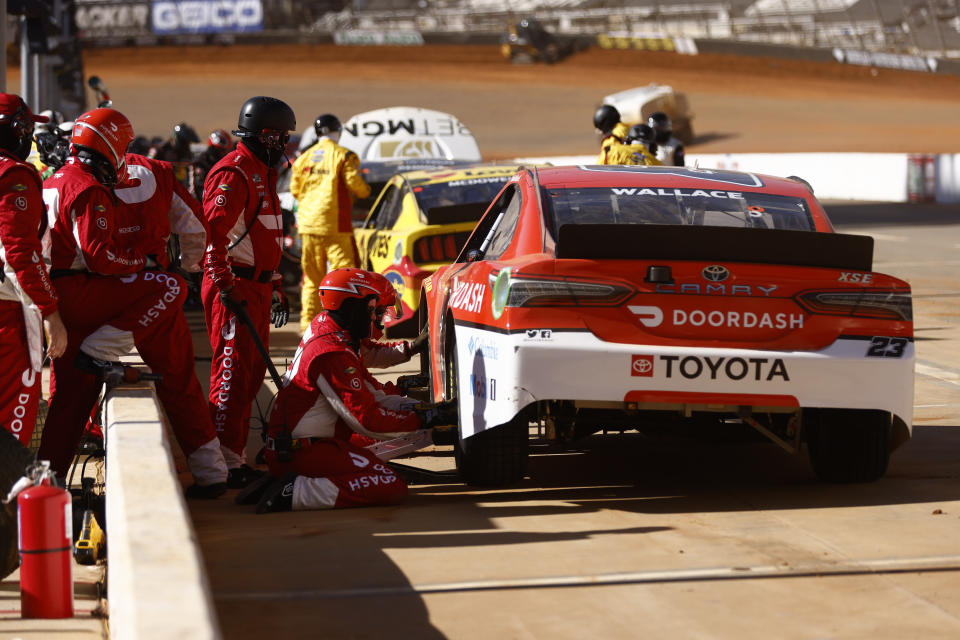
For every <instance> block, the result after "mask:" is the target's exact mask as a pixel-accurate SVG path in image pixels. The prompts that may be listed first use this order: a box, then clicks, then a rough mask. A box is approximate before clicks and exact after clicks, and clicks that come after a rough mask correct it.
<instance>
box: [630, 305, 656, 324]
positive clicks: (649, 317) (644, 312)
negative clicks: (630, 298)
mask: <svg viewBox="0 0 960 640" xmlns="http://www.w3.org/2000/svg"><path fill="white" fill-rule="evenodd" d="M628 308H629V309H630V311H631V312H633V313H635V314H637V316H638V318H637V319H638V320H639V321H640V324H642V325H643V326H645V327H659V326H660V323H661V322H663V311H662V310H661V309H660V307H645V306H643V305H638V304H632V305H630V306H629V307H628Z"/></svg>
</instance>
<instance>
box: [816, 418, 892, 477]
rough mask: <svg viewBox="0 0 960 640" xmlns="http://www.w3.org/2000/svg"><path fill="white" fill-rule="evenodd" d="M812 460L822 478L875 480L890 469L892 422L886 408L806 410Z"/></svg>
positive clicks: (818, 475)
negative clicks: (888, 465) (870, 409)
mask: <svg viewBox="0 0 960 640" xmlns="http://www.w3.org/2000/svg"><path fill="white" fill-rule="evenodd" d="M803 423H804V430H805V431H806V434H807V449H808V453H809V454H810V464H811V465H812V466H813V470H814V472H815V473H816V474H817V477H818V478H819V479H820V480H822V481H823V482H843V483H853V482H873V481H874V480H877V479H878V478H880V477H882V476H883V474H884V473H886V472H887V463H888V462H889V461H890V437H891V433H892V430H893V423H892V420H891V416H890V414H889V413H887V412H885V411H867V410H857V409H818V410H811V411H804V414H803Z"/></svg>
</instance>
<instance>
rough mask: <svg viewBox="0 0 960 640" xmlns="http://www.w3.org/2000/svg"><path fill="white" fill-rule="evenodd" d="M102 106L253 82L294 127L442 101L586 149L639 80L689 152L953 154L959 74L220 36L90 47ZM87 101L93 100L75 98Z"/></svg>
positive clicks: (225, 122) (201, 102)
mask: <svg viewBox="0 0 960 640" xmlns="http://www.w3.org/2000/svg"><path fill="white" fill-rule="evenodd" d="M84 56H85V69H86V73H87V74H88V75H93V74H96V75H99V76H100V77H101V78H102V79H103V81H104V83H105V84H106V86H107V87H108V88H109V90H110V95H111V97H112V98H113V100H114V105H115V106H116V108H118V109H120V110H121V111H123V112H124V113H125V114H126V115H127V116H128V117H129V118H130V120H131V121H132V122H133V125H134V127H135V128H136V129H137V131H138V132H139V133H142V134H145V135H160V136H168V135H169V133H170V131H171V130H172V128H173V125H174V124H176V123H178V122H181V121H185V122H187V123H188V124H190V125H192V126H193V127H194V128H196V129H197V131H198V133H199V134H200V135H201V136H203V135H205V134H206V133H207V132H209V131H211V130H213V129H215V128H232V127H233V126H235V123H236V118H237V114H238V113H239V109H240V105H241V104H242V103H243V102H244V100H246V99H247V98H249V97H251V96H254V95H270V96H275V97H278V98H281V99H283V100H285V101H287V102H288V103H289V104H290V106H291V107H293V109H294V111H295V112H296V114H297V124H298V127H299V128H300V129H301V130H302V129H303V128H305V127H306V126H308V125H309V124H310V123H311V122H312V121H313V119H314V118H316V116H317V115H318V114H320V113H324V112H331V113H335V114H337V115H339V116H340V118H341V119H342V120H346V119H347V118H348V117H350V116H351V115H353V114H355V113H360V112H362V111H368V110H371V109H376V108H380V107H386V106H398V105H406V106H420V107H427V108H433V109H438V110H440V111H447V112H449V113H452V114H454V115H456V116H457V117H458V118H459V119H460V120H461V121H462V122H464V123H465V124H466V125H467V126H468V127H470V129H471V130H472V131H473V133H474V135H475V136H476V138H477V141H478V143H479V145H480V149H481V151H482V152H483V155H484V158H485V159H503V158H509V157H515V156H537V155H566V154H571V155H572V154H587V153H593V152H594V151H595V149H596V147H597V137H596V134H595V133H594V131H593V127H592V115H593V111H594V109H595V108H596V107H597V105H598V104H599V103H600V101H601V100H602V98H603V97H604V96H606V95H608V94H610V93H614V92H617V91H621V90H623V89H628V88H631V87H637V86H641V85H645V84H647V83H650V82H657V83H660V84H669V85H671V86H673V87H674V89H675V90H676V91H679V92H684V93H686V94H687V96H688V98H689V102H690V105H691V109H692V111H693V112H694V114H695V117H694V120H693V127H694V133H695V136H696V139H695V142H694V144H693V145H691V147H690V152H692V153H722V152H734V151H735V152H776V151H871V152H930V153H948V152H960V117H958V116H957V114H958V106H960V77H955V76H949V75H935V74H922V73H911V72H902V71H892V70H886V69H876V70H872V69H870V68H868V67H858V66H852V65H841V64H834V63H812V62H798V61H791V60H778V59H772V58H751V57H741V56H731V55H699V56H683V55H677V54H671V53H651V52H638V51H610V50H602V49H591V50H588V51H585V52H582V53H579V54H576V55H574V56H573V57H571V58H569V59H567V60H565V61H563V62H562V63H560V64H557V65H555V66H544V65H528V66H514V65H510V64H509V63H507V62H506V61H505V60H504V59H503V58H502V57H501V56H500V53H499V50H498V48H497V47H493V46H455V45H435V46H425V47H337V46H334V45H301V46H294V45H291V46H286V45H277V46H229V47H227V46H223V47H173V48H138V49H95V50H90V51H87V52H85V54H84ZM90 102H91V103H92V102H93V99H92V98H91V100H90Z"/></svg>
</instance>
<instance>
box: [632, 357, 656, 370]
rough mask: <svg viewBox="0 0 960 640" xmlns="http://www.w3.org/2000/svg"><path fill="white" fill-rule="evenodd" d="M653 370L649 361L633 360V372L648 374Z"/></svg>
mask: <svg viewBox="0 0 960 640" xmlns="http://www.w3.org/2000/svg"><path fill="white" fill-rule="evenodd" d="M651 369H653V363H652V362H650V361H649V360H634V361H633V370H634V371H636V372H637V373H649V372H650V370H651Z"/></svg>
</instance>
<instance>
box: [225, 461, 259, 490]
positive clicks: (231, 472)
mask: <svg viewBox="0 0 960 640" xmlns="http://www.w3.org/2000/svg"><path fill="white" fill-rule="evenodd" d="M262 475H264V472H263V471H257V470H256V469H254V468H252V467H250V466H249V465H246V464H242V465H240V466H239V467H235V468H233V469H228V470H227V488H228V489H243V488H244V487H246V486H247V485H248V484H250V483H251V482H253V481H254V480H256V479H257V478H259V477H260V476H262Z"/></svg>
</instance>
